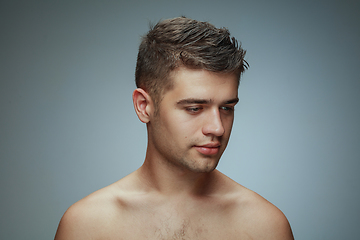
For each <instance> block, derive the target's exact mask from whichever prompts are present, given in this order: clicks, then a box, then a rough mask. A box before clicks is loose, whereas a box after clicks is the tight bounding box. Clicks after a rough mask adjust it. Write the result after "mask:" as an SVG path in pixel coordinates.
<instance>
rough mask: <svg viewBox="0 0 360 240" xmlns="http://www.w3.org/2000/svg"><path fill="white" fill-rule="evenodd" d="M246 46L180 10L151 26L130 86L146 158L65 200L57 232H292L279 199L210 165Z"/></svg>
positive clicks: (185, 235)
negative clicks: (277, 204)
mask: <svg viewBox="0 0 360 240" xmlns="http://www.w3.org/2000/svg"><path fill="white" fill-rule="evenodd" d="M244 55H245V51H244V50H243V49H241V48H240V47H239V46H238V44H237V41H236V40H235V39H234V38H230V37H229V32H228V31H227V30H226V29H218V28H215V27H214V26H213V25H211V24H209V23H205V22H199V21H195V20H191V19H188V18H184V17H180V18H175V19H170V20H165V21H162V22H159V23H158V24H157V25H156V26H154V27H153V28H152V29H150V31H149V33H148V34H147V35H146V36H145V37H144V38H143V41H142V43H141V45H140V48H139V55H138V59H137V67H136V84H137V87H138V88H137V89H136V90H135V91H134V93H133V102H134V107H135V111H136V114H137V115H138V117H139V119H140V121H142V122H143V123H146V126H147V132H148V147H147V152H146V157H145V161H144V164H143V165H142V166H141V167H140V168H139V169H138V170H136V171H135V172H133V173H131V174H130V175H128V176H126V177H125V178H123V179H121V180H119V181H118V182H116V183H114V184H112V185H110V186H108V187H105V188H103V189H101V190H99V191H97V192H95V193H93V194H91V195H89V196H88V197H86V198H84V199H82V200H80V201H79V202H77V203H75V204H74V205H73V206H71V207H70V208H69V209H68V210H67V211H66V213H65V214H64V216H63V218H62V220H61V222H60V224H59V228H58V231H57V234H56V236H55V239H56V240H63V239H66V240H72V239H74V240H75V239H76V240H79V239H193V240H195V239H206V240H211V239H214V240H215V239H216V240H219V239H241V240H246V239H273V240H290V239H293V236H292V232H291V229H290V226H289V223H288V221H287V219H286V217H285V216H284V215H283V213H282V212H281V211H280V210H279V209H277V208H276V207H275V206H274V205H272V204H271V203H269V202H268V201H266V200H265V199H264V198H262V197H261V196H259V195H257V194H256V193H254V192H252V191H250V190H248V189H246V188H245V187H243V186H241V185H239V184H238V183H236V182H234V181H233V180H231V179H230V178H228V177H226V176H225V175H223V174H222V173H220V172H219V171H217V170H215V168H216V166H217V164H218V162H219V159H220V157H221V155H222V153H223V152H224V150H225V148H226V145H227V143H228V140H229V137H230V132H231V128H232V124H233V120H234V107H235V105H236V103H237V102H238V86H239V79H240V75H241V73H242V72H243V71H244V70H245V68H246V67H247V63H246V61H244Z"/></svg>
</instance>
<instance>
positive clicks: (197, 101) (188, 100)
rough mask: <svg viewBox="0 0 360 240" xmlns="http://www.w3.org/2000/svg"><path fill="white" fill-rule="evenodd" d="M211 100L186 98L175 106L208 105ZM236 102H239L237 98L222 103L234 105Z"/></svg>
mask: <svg viewBox="0 0 360 240" xmlns="http://www.w3.org/2000/svg"><path fill="white" fill-rule="evenodd" d="M211 102H212V100H207V99H201V98H186V99H182V100H179V101H178V102H177V103H176V104H177V105H184V104H209V103H211ZM237 102H239V98H237V97H236V98H233V99H230V100H227V101H225V102H224V104H234V103H235V104H236V103H237Z"/></svg>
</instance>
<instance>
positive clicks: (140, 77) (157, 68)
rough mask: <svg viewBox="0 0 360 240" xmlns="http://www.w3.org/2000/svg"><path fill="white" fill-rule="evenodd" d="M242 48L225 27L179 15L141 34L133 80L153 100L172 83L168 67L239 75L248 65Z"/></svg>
mask: <svg viewBox="0 0 360 240" xmlns="http://www.w3.org/2000/svg"><path fill="white" fill-rule="evenodd" d="M245 52H246V51H245V50H243V49H242V48H241V46H240V44H238V42H237V40H236V39H235V38H234V37H230V32H229V31H228V30H227V29H226V28H216V27H215V26H214V25H212V24H210V23H208V22H200V21H196V20H193V19H189V18H186V17H178V18H173V19H167V20H163V21H160V22H158V23H157V24H156V25H155V26H151V27H150V30H149V32H148V33H147V34H146V35H145V36H144V37H143V38H142V41H141V44H140V47H139V53H138V57H137V64H136V71H135V81H136V86H137V87H138V88H142V89H144V90H145V91H147V92H148V93H149V95H150V97H151V98H152V99H153V101H154V102H155V106H156V105H157V104H158V103H159V102H160V101H161V97H162V95H163V94H164V93H165V91H167V90H169V89H171V88H172V87H173V81H172V80H171V79H170V73H171V71H173V70H175V69H176V68H178V67H186V68H191V69H205V70H209V71H213V72H223V73H234V74H237V75H238V80H239V81H240V75H241V73H243V72H244V71H245V69H247V68H248V63H247V62H246V61H245V60H244V56H245Z"/></svg>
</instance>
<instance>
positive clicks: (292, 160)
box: [0, 0, 360, 240]
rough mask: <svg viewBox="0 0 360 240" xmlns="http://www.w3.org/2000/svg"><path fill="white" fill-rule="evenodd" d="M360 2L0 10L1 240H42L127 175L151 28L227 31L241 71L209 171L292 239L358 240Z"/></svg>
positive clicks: (94, 4) (72, 4)
mask: <svg viewBox="0 0 360 240" xmlns="http://www.w3.org/2000/svg"><path fill="white" fill-rule="evenodd" d="M359 12H360V4H359V1H350V0H345V1H344V0H343V1H309V0H305V1H265V0H264V1H252V0H247V1H240V0H239V1H230V0H222V1H191V0H183V1H172V0H168V1H165V0H164V1H160V0H159V1H145V0H132V1H1V2H0V26H1V37H0V43H1V45H0V46H1V53H0V69H1V70H0V81H1V82H0V84H1V85H0V101H1V102H0V114H1V115H0V116H1V118H0V160H1V163H0V164H1V165H0V181H1V182H0V184H1V185H0V186H1V189H0V190H1V198H0V199H1V202H0V221H1V222H0V228H1V230H0V239H52V238H53V237H54V235H55V232H56V229H57V225H58V222H59V220H60V218H61V216H62V214H63V213H64V212H65V211H66V209H67V208H68V207H69V206H70V205H71V204H73V203H74V202H76V201H78V200H80V199H81V198H83V197H85V196H86V195H88V194H90V193H91V192H93V191H95V190H97V189H99V188H102V187H105V186H106V185H109V184H111V183H113V182H115V181H117V180H118V179H120V178H122V177H124V176H126V175H127V174H129V173H130V172H132V171H134V170H135V169H137V168H138V167H139V166H140V165H141V164H142V162H143V159H144V155H145V148H146V132H145V129H146V128H145V126H144V125H143V124H142V123H140V121H138V119H137V117H136V115H135V113H134V110H133V107H132V99H131V93H132V91H133V90H134V88H135V84H134V69H135V61H136V54H137V48H138V44H139V42H140V36H141V35H143V34H144V33H146V31H147V30H148V23H149V21H150V22H157V21H158V20H160V19H166V18H171V17H177V16H181V15H186V16H188V17H191V18H195V19H198V20H206V21H210V22H211V23H213V24H214V25H216V26H218V27H222V26H225V27H227V28H229V29H230V31H231V33H232V35H233V36H235V37H237V38H238V39H239V40H240V41H241V42H242V45H243V47H244V48H245V49H247V58H246V59H247V60H248V62H249V63H250V69H249V70H248V71H247V72H245V74H244V75H243V78H242V82H241V86H240V90H239V93H240V103H239V105H238V106H237V109H236V120H235V123H234V128H233V135H232V138H231V140H230V143H229V146H228V149H227V150H226V152H225V153H224V155H223V158H222V161H221V162H220V164H219V167H218V169H219V170H220V171H222V172H224V173H225V174H227V175H228V176H230V177H231V178H233V179H234V180H236V181H237V182H239V183H241V184H243V185H244V186H246V187H248V188H250V189H252V190H254V191H256V192H258V193H259V194H261V195H262V196H264V197H265V198H267V199H268V200H269V201H271V202H272V203H274V204H275V205H276V206H277V207H279V208H280V209H281V210H282V211H283V212H284V213H285V214H286V216H287V217H288V219H289V221H290V223H291V225H292V229H293V232H294V236H295V238H296V239H298V240H299V239H304V240H312V239H314V240H318V239H326V240H329V239H334V240H335V239H336V240H338V239H357V238H358V235H359V234H358V229H359V224H360V207H359V202H360V188H359V183H360V174H359V170H360V126H359V124H360V108H359V103H360V81H359V80H360V73H359V72H360V71H359V62H360V47H359V43H360V17H359V16H360V14H359Z"/></svg>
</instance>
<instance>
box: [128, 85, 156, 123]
mask: <svg viewBox="0 0 360 240" xmlns="http://www.w3.org/2000/svg"><path fill="white" fill-rule="evenodd" d="M132 97H133V103H134V108H135V112H136V114H137V116H138V117H139V119H140V121H142V122H143V123H148V122H149V121H150V115H151V113H152V110H153V108H154V106H153V101H152V100H151V98H150V95H149V94H148V93H147V92H145V91H144V89H142V88H137V89H135V90H134V92H133V95H132Z"/></svg>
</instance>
